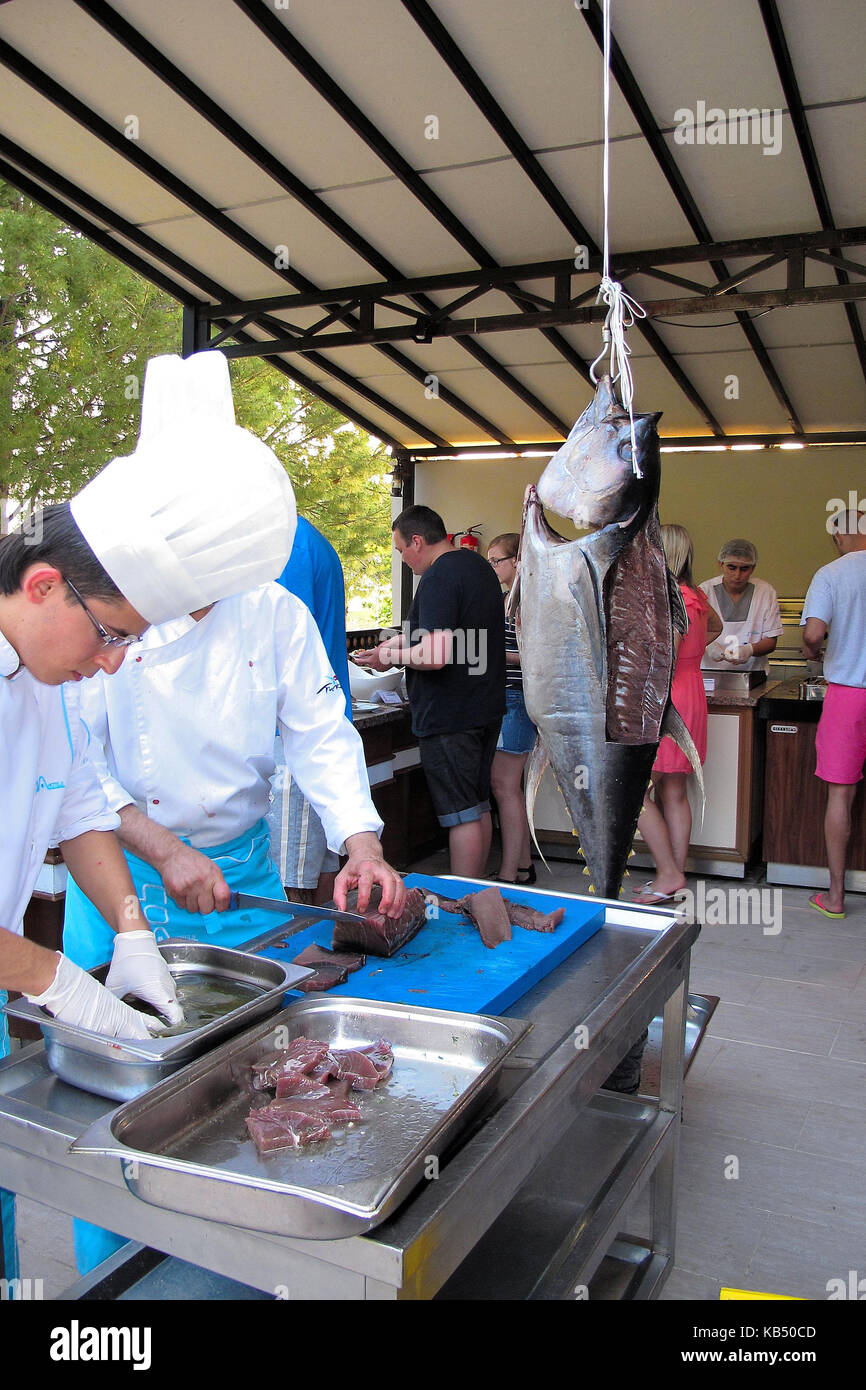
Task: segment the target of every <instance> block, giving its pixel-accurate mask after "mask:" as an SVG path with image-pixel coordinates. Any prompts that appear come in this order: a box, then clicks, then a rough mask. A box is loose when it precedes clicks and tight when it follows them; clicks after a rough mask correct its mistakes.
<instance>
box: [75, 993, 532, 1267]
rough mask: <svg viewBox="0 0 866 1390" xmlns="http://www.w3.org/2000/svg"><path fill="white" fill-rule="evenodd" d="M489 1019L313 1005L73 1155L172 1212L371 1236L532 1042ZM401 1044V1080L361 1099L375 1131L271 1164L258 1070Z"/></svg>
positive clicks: (145, 1102) (92, 1135)
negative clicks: (100, 1158)
mask: <svg viewBox="0 0 866 1390" xmlns="http://www.w3.org/2000/svg"><path fill="white" fill-rule="evenodd" d="M530 1026H531V1025H530V1024H528V1023H524V1022H522V1021H521V1020H519V1019H500V1018H488V1017H485V1016H483V1015H475V1014H457V1013H449V1012H446V1011H441V1010H437V1009H423V1008H414V1007H411V1008H410V1007H407V1006H405V1005H400V1004H386V1003H374V1002H371V1001H368V1000H364V999H346V998H332V999H315V1000H304V1001H301V1002H299V1003H297V1004H294V1005H292V1006H291V1008H289V1009H286V1010H284V1012H283V1013H281V1014H278V1015H276V1016H275V1017H274V1018H272V1019H270V1020H269V1021H268V1022H266V1023H262V1024H260V1025H259V1026H258V1027H257V1028H255V1029H254V1030H252V1031H251V1032H248V1033H245V1034H244V1035H243V1037H240V1038H236V1039H234V1041H232V1042H230V1043H227V1044H225V1045H224V1046H223V1047H221V1048H219V1049H218V1050H217V1051H216V1052H212V1053H210V1054H209V1055H208V1056H207V1057H206V1058H202V1059H200V1060H199V1061H198V1062H194V1063H193V1064H192V1065H191V1066H190V1067H188V1068H187V1069H186V1070H185V1071H184V1072H183V1074H182V1075H180V1076H177V1077H173V1078H171V1079H170V1080H168V1081H166V1082H164V1083H162V1084H161V1085H160V1086H158V1087H156V1088H154V1090H152V1091H151V1092H149V1094H148V1095H146V1096H142V1097H141V1098H140V1099H139V1100H136V1101H132V1102H130V1103H129V1104H127V1105H124V1106H122V1107H121V1108H120V1109H119V1110H116V1111H114V1112H113V1114H111V1115H106V1116H104V1117H103V1119H102V1120H100V1121H98V1122H97V1123H96V1124H95V1125H92V1126H91V1127H90V1129H88V1130H87V1131H86V1132H85V1133H84V1134H83V1135H82V1136H81V1137H80V1139H78V1140H77V1141H76V1142H75V1143H74V1144H73V1145H72V1148H71V1151H72V1152H73V1153H76V1152H83V1153H102V1154H108V1155H111V1156H114V1157H117V1158H120V1159H121V1160H123V1163H122V1168H123V1175H124V1178H125V1180H126V1184H127V1186H128V1187H129V1189H130V1191H131V1192H133V1193H135V1195H136V1196H138V1197H140V1198H142V1199H143V1200H144V1201H146V1202H151V1203H152V1204H153V1205H155V1206H158V1207H164V1208H167V1209H168V1210H170V1211H176V1212H184V1213H186V1214H188V1215H191V1216H201V1217H206V1218H209V1219H212V1220H216V1221H223V1222H228V1223H231V1224H232V1225H236V1226H243V1227H246V1228H249V1229H252V1230H257V1231H267V1232H270V1233H272V1234H276V1235H287V1236H299V1237H305V1238H308V1239H314V1240H325V1239H335V1238H337V1237H342V1236H352V1235H359V1234H361V1233H362V1232H364V1231H367V1230H369V1229H371V1228H372V1227H373V1226H375V1225H377V1224H378V1223H379V1222H381V1221H383V1220H384V1219H385V1217H386V1216H387V1215H388V1213H389V1212H391V1211H392V1210H393V1209H394V1208H395V1207H396V1206H397V1205H398V1203H399V1202H400V1201H402V1200H403V1198H404V1197H405V1196H406V1195H407V1194H408V1193H409V1192H410V1191H411V1189H412V1188H413V1187H414V1186H415V1185H416V1183H417V1182H419V1181H420V1180H422V1179H423V1178H424V1177H425V1176H426V1177H427V1178H429V1179H430V1180H433V1179H434V1178H435V1177H436V1176H437V1172H438V1168H437V1163H438V1158H439V1155H441V1154H442V1152H443V1151H444V1149H445V1148H446V1146H447V1145H448V1144H449V1143H450V1142H452V1141H453V1139H454V1137H455V1136H456V1135H457V1134H458V1133H459V1131H460V1129H461V1128H462V1127H463V1126H464V1125H465V1124H466V1123H467V1121H468V1120H469V1118H470V1117H471V1115H472V1113H473V1112H474V1111H475V1109H476V1108H477V1107H478V1105H479V1104H480V1102H481V1101H482V1100H483V1099H484V1098H485V1096H486V1094H487V1093H488V1090H489V1088H490V1087H491V1086H492V1085H493V1084H494V1082H495V1081H496V1079H497V1076H498V1073H499V1071H500V1069H501V1067H502V1064H503V1062H504V1061H505V1059H506V1057H507V1056H508V1054H509V1053H510V1052H511V1051H513V1049H514V1048H515V1047H516V1046H517V1044H518V1043H519V1042H520V1040H521V1039H522V1038H523V1037H524V1035H525V1034H526V1033H527V1032H528V1030H529V1028H530ZM302 1035H303V1036H306V1037H313V1038H317V1039H319V1040H321V1041H323V1042H327V1043H330V1044H333V1045H335V1046H338V1047H351V1046H353V1045H357V1044H359V1043H364V1042H373V1041H375V1040H376V1039H377V1038H379V1037H384V1038H387V1039H388V1040H389V1041H390V1042H391V1044H392V1047H393V1051H394V1070H393V1072H392V1073H391V1076H390V1077H389V1079H388V1081H387V1082H385V1083H384V1084H383V1085H381V1086H380V1087H378V1088H377V1089H376V1090H375V1091H365V1092H362V1093H360V1094H359V1096H358V1097H357V1099H358V1103H359V1105H360V1108H361V1111H362V1115H363V1119H362V1120H361V1121H360V1122H357V1123H356V1124H354V1125H351V1126H346V1127H344V1128H342V1129H339V1130H337V1132H336V1133H335V1134H334V1136H333V1138H332V1139H331V1140H329V1141H326V1142H325V1143H318V1144H310V1145H309V1146H307V1147H306V1148H303V1149H299V1150H292V1149H283V1150H280V1151H278V1152H276V1153H272V1154H267V1155H264V1156H262V1155H260V1154H259V1153H258V1152H257V1150H256V1147H255V1145H254V1144H253V1142H252V1140H251V1139H250V1138H249V1137H248V1135H247V1132H246V1127H245V1124H244V1120H245V1117H246V1115H247V1114H248V1113H249V1110H250V1106H251V1102H252V1098H253V1093H252V1091H251V1089H250V1067H251V1064H252V1063H253V1062H254V1061H256V1060H257V1059H259V1058H260V1057H263V1056H265V1055H267V1053H269V1052H271V1051H273V1050H274V1048H275V1047H285V1046H286V1045H287V1044H288V1042H290V1041H291V1040H292V1039H293V1038H296V1037H300V1036H302Z"/></svg>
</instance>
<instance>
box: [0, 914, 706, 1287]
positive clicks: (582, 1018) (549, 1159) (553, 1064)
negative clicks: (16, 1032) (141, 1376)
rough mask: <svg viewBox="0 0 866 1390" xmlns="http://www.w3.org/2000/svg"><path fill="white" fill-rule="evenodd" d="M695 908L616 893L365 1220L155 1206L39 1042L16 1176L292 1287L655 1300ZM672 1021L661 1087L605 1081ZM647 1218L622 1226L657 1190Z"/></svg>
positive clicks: (13, 1141)
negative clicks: (518, 1029) (515, 1033)
mask: <svg viewBox="0 0 866 1390" xmlns="http://www.w3.org/2000/svg"><path fill="white" fill-rule="evenodd" d="M697 933H698V928H697V927H696V926H694V925H692V924H689V923H686V922H684V921H682V920H678V919H677V918H676V917H674V916H672V915H670V914H666V913H664V912H663V911H659V910H649V909H640V908H629V907H622V906H620V905H618V904H614V903H610V904H608V905H607V911H606V921H605V925H604V926H603V927H602V929H601V930H600V931H599V932H598V933H597V934H596V935H595V936H594V937H592V938H591V939H590V940H589V941H588V942H587V943H586V944H585V945H584V946H582V947H581V948H580V949H579V950H578V951H577V952H575V954H574V955H573V956H571V957H570V958H569V959H568V960H567V961H565V962H564V963H563V964H562V965H560V966H559V967H557V969H556V970H555V971H554V972H553V973H552V974H551V975H550V976H548V977H547V979H545V980H543V981H542V982H541V983H540V984H538V985H536V986H535V987H534V988H533V989H532V990H531V991H530V992H529V993H528V994H526V995H524V996H523V998H522V999H520V1000H519V1001H518V1002H517V1004H515V1006H514V1008H513V1009H512V1010H509V1011H508V1012H509V1013H512V1014H513V1015H514V1016H515V1017H518V1018H526V1019H531V1020H532V1022H533V1024H534V1027H533V1029H532V1032H531V1033H530V1034H529V1035H528V1037H527V1039H526V1041H525V1042H524V1043H523V1045H522V1047H521V1050H520V1052H519V1053H518V1054H517V1055H515V1056H514V1057H513V1058H512V1059H511V1061H510V1064H509V1065H507V1067H506V1069H505V1072H504V1074H503V1079H502V1082H501V1083H500V1086H499V1088H498V1090H497V1091H496V1092H495V1094H494V1095H493V1096H492V1097H491V1099H490V1101H489V1102H488V1104H487V1107H486V1109H485V1110H484V1112H482V1114H481V1115H480V1116H479V1117H478V1118H477V1120H476V1122H475V1124H474V1126H473V1128H472V1129H471V1130H470V1131H469V1133H468V1135H467V1136H464V1137H463V1138H462V1139H461V1141H460V1145H459V1147H458V1148H457V1150H456V1152H454V1153H453V1154H452V1155H446V1157H445V1159H444V1160H443V1162H442V1164H441V1166H440V1170H439V1176H438V1177H437V1178H435V1179H431V1180H429V1181H428V1182H425V1183H424V1184H423V1185H422V1186H421V1187H419V1188H417V1189H416V1191H415V1192H414V1194H413V1195H412V1197H410V1198H409V1199H408V1200H407V1201H406V1202H405V1204H404V1205H403V1206H402V1207H401V1208H400V1210H399V1211H398V1212H397V1213H396V1214H395V1215H394V1216H393V1217H392V1218H391V1219H390V1220H389V1221H387V1222H386V1223H385V1224H384V1225H382V1226H379V1227H378V1228H377V1229H376V1230H375V1231H373V1232H371V1233H370V1234H369V1235H367V1236H356V1237H354V1238H352V1239H349V1240H338V1241H309V1240H306V1241H305V1240H295V1239H289V1238H286V1237H278V1236H273V1237H272V1236H267V1235H262V1234H259V1233H256V1232H253V1231H247V1230H242V1229H240V1228H239V1227H235V1226H228V1225H224V1224H222V1223H220V1222H218V1221H205V1220H201V1219H199V1218H196V1217H188V1216H182V1215H179V1214H175V1213H172V1212H168V1211H163V1210H160V1209H158V1208H156V1207H151V1206H148V1205H146V1204H145V1203H144V1202H142V1201H140V1200H139V1199H138V1198H136V1197H134V1196H132V1194H131V1193H130V1192H129V1191H128V1190H127V1188H126V1185H125V1183H124V1179H123V1174H122V1171H121V1163H120V1162H119V1161H118V1160H117V1159H110V1158H104V1157H99V1156H92V1155H73V1154H70V1153H69V1152H68V1146H69V1144H70V1143H71V1142H72V1141H73V1140H74V1139H76V1138H77V1137H78V1136H79V1135H80V1134H81V1133H82V1132H83V1131H84V1130H85V1129H86V1128H87V1127H88V1125H90V1124H91V1123H92V1122H93V1121H94V1120H95V1119H97V1118H98V1117H99V1116H100V1115H103V1114H105V1113H106V1111H108V1110H110V1109H111V1108H112V1103H111V1102H108V1101H105V1100H102V1099H100V1098H99V1097H97V1096H92V1095H89V1094H88V1093H87V1092H85V1091H79V1090H77V1089H75V1088H74V1087H71V1086H68V1085H66V1084H65V1083H63V1082H61V1081H59V1080H58V1079H57V1078H56V1077H55V1076H53V1075H52V1073H51V1072H50V1071H49V1069H48V1067H47V1064H46V1061H45V1050H44V1046H43V1044H41V1043H35V1044H33V1045H32V1046H31V1047H28V1048H27V1049H25V1050H23V1051H21V1052H18V1053H17V1054H15V1055H13V1056H12V1057H10V1058H9V1059H8V1060H7V1061H6V1062H4V1063H3V1064H2V1065H0V1183H2V1185H3V1186H5V1187H7V1188H11V1189H12V1190H13V1191H15V1192H19V1193H22V1194H24V1195H26V1196H28V1197H31V1198H33V1199H34V1200H36V1201H39V1202H43V1203H45V1204H47V1205H48V1206H52V1207H56V1208H58V1209H59V1210H61V1211H64V1212H68V1213H70V1214H71V1215H73V1216H79V1217H83V1218H85V1219H86V1220H88V1221H94V1222H97V1223H98V1224H100V1225H102V1226H105V1227H108V1228H109V1229H111V1230H114V1231H117V1232H119V1233H120V1234H122V1235H125V1236H127V1237H129V1238H130V1239H131V1240H134V1241H138V1242H141V1243H143V1244H145V1245H148V1246H151V1247H153V1248H155V1249H157V1250H161V1251H165V1252H166V1253H168V1254H170V1255H176V1256H178V1257H180V1258H181V1259H183V1260H186V1261H189V1262H191V1263H192V1264H195V1265H198V1266H201V1267H203V1268H204V1269H207V1270H212V1271H214V1272H216V1273H218V1274H222V1275H225V1276H227V1277H229V1278H231V1279H235V1280H238V1281H240V1282H241V1283H243V1284H246V1285H249V1286H251V1287H252V1288H256V1289H260V1290H263V1291H266V1292H269V1293H271V1294H272V1295H274V1296H276V1297H279V1298H290V1299H362V1298H369V1299H396V1298H407V1299H429V1298H433V1297H435V1296H436V1295H441V1296H442V1297H445V1298H449V1297H453V1298H473V1297H474V1298H496V1297H501V1298H511V1297H514V1298H553V1299H561V1298H584V1297H587V1296H589V1297H590V1298H599V1297H619V1296H627V1297H631V1298H651V1297H653V1296H655V1295H656V1294H657V1293H658V1291H659V1289H660V1287H661V1284H662V1282H663V1280H664V1278H665V1276H666V1274H667V1273H668V1272H669V1270H670V1268H671V1266H672V1265H673V1258H674V1234H675V1216H676V1165H677V1149H678V1138H679V1121H680V1109H681V1098H682V1077H683V1041H684V1033H685V1016H686V997H687V993H688V967H689V953H690V949H691V946H692V943H693V942H694V940H695V938H696V936H697ZM659 1014H661V1015H662V1017H663V1031H662V1051H661V1072H660V1084H659V1095H658V1097H657V1098H652V1097H643V1096H641V1097H635V1098H631V1097H622V1096H614V1095H612V1094H611V1093H608V1092H603V1091H602V1092H600V1091H599V1088H600V1087H601V1085H602V1083H603V1081H604V1080H605V1079H606V1077H607V1076H608V1075H609V1074H610V1072H611V1071H612V1070H613V1068H614V1066H615V1065H616V1063H617V1062H618V1061H619V1060H620V1058H621V1057H622V1056H623V1055H624V1053H625V1052H626V1051H627V1050H628V1048H629V1047H630V1046H631V1045H632V1044H633V1043H634V1042H635V1041H636V1039H637V1038H638V1037H639V1036H640V1034H641V1033H642V1031H643V1030H644V1029H645V1028H646V1027H647V1025H648V1023H649V1021H650V1020H651V1019H652V1018H654V1017H656V1016H657V1015H659ZM645 1188H646V1189H648V1192H649V1197H650V1207H649V1218H648V1219H649V1229H648V1231H647V1232H645V1233H644V1235H643V1236H642V1237H641V1238H635V1237H629V1236H627V1235H625V1234H624V1233H623V1232H622V1231H621V1220H622V1213H623V1209H624V1208H625V1206H626V1205H627V1204H629V1205H630V1204H631V1203H632V1200H633V1199H634V1198H635V1197H636V1195H637V1194H638V1193H640V1192H641V1191H642V1190H643V1189H645Z"/></svg>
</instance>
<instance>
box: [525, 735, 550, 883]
mask: <svg viewBox="0 0 866 1390" xmlns="http://www.w3.org/2000/svg"><path fill="white" fill-rule="evenodd" d="M548 762H549V759H548V757H547V749H546V748H545V746H544V744H543V743H542V741H541V739H540V738H536V740H535V746H534V747H533V749H532V752H531V753H530V755H529V758H528V759H527V762H526V773H525V775H524V787H525V796H526V819H527V820H528V821H529V829H530V832H531V834H532V838H533V840H534V841H535V848H536V849H537V850H538V853H539V854H540V855H541V862H542V864H543V865H544V867H545V869H547V872H548V873H550V872H551V870H550V865H549V864H548V862H547V860H546V859H545V857H544V855H543V854H542V853H541V845H540V844H539V843H538V836H537V835H536V833H535V821H534V818H533V817H534V814H535V798H536V796H537V795H538V788H539V786H540V785H541V779H542V777H543V776H544V772H545V769H546V768H547V766H548Z"/></svg>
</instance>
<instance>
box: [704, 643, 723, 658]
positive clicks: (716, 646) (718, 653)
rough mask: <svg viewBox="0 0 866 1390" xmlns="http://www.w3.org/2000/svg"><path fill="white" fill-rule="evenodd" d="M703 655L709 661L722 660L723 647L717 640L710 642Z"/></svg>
mask: <svg viewBox="0 0 866 1390" xmlns="http://www.w3.org/2000/svg"><path fill="white" fill-rule="evenodd" d="M705 655H706V656H707V657H708V658H709V659H710V661H723V660H724V657H725V648H724V646H723V644H722V643H721V642H719V641H716V642H711V643H710V645H709V646H708V647H707V649H706V652H705Z"/></svg>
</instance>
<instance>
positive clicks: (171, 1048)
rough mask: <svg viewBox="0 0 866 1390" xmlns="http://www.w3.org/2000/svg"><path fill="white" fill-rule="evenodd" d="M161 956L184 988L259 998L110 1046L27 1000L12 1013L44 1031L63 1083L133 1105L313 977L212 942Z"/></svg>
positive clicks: (101, 973) (97, 973) (103, 968)
mask: <svg viewBox="0 0 866 1390" xmlns="http://www.w3.org/2000/svg"><path fill="white" fill-rule="evenodd" d="M159 950H160V954H161V956H162V957H163V959H164V960H165V962H166V964H167V965H168V968H169V970H170V971H171V973H172V975H173V977H174V979H175V980H177V981H179V980H181V979H182V977H183V975H184V974H192V973H194V974H205V975H214V976H216V977H218V978H219V979H221V980H225V981H230V980H231V981H235V982H237V983H241V984H247V985H250V986H251V987H253V988H255V989H257V990H258V991H259V992H258V994H257V996H256V997H255V998H252V999H250V1000H249V1001H248V1002H247V1003H246V1004H241V1005H240V1006H239V1007H238V1008H236V1009H232V1010H231V1012H230V1013H226V1014H223V1016H222V1018H217V1019H214V1020H213V1021H212V1022H210V1023H206V1024H204V1025H203V1026H202V1027H200V1028H195V1029H193V1030H192V1031H191V1032H189V1033H181V1034H179V1035H178V1036H176V1037H169V1038H148V1039H142V1040H139V1039H137V1038H106V1037H104V1036H103V1035H102V1034H101V1033H92V1032H90V1031H89V1030H88V1029H86V1028H74V1027H72V1026H71V1025H70V1024H68V1023H60V1022H59V1021H58V1020H57V1019H56V1018H52V1017H51V1015H50V1014H49V1013H46V1011H45V1010H44V1009H41V1008H40V1007H39V1005H38V1004H31V1003H30V1002H29V1001H28V1000H27V999H16V1000H14V1001H13V1002H12V1003H10V1004H7V1005H6V1013H8V1014H12V1015H14V1016H15V1017H16V1018H26V1019H27V1020H28V1021H29V1022H31V1023H36V1024H38V1025H39V1027H40V1028H41V1029H42V1035H43V1037H44V1039H45V1051H46V1056H47V1059H48V1065H49V1066H50V1068H51V1070H52V1071H53V1072H54V1073H55V1074H56V1075H57V1076H59V1077H60V1078H61V1080H63V1081H67V1082H69V1084H70V1085H71V1086H79V1087H81V1088H82V1090H85V1091H93V1092H94V1093H95V1094H96V1095H98V1096H107V1097H108V1099H109V1100H132V1099H133V1098H134V1097H135V1096H140V1095H141V1094H142V1093H143V1092H144V1091H147V1090H149V1089H150V1088H151V1087H152V1086H155V1085H156V1084H157V1082H159V1081H164V1080H165V1078H166V1077H168V1076H171V1074H172V1073H173V1072H176V1071H177V1070H178V1068H179V1067H184V1066H186V1064H187V1063H188V1062H191V1061H193V1059H194V1058H196V1057H200V1056H201V1054H202V1053H203V1052H205V1051H207V1050H208V1049H209V1048H211V1047H214V1046H215V1045H216V1044H217V1043H221V1042H224V1041H225V1039H226V1038H228V1037H231V1035H232V1034H233V1033H237V1032H238V1031H239V1030H240V1029H242V1028H247V1027H249V1025H250V1024H251V1023H255V1022H256V1021H257V1020H258V1019H260V1018H262V1017H263V1016H265V1015H267V1014H271V1013H273V1012H274V1011H275V1010H276V1009H278V1008H279V1007H280V1004H281V1002H282V998H283V995H284V994H285V993H286V991H287V990H289V989H291V988H292V986H293V985H294V984H296V983H297V982H298V980H302V979H303V978H304V977H305V976H306V975H309V973H310V971H309V970H305V969H303V968H302V967H301V966H297V965H283V964H282V962H280V961H274V960H268V959H266V958H259V957H257V956H250V955H247V954H245V953H244V952H243V951H233V950H229V949H228V948H227V947H225V946H209V945H208V944H207V943H205V942H197V941H166V942H163V943H162V944H161V945H160V948H159ZM90 974H91V975H93V976H94V977H95V978H96V979H97V980H99V981H100V983H102V982H103V981H104V980H105V976H106V975H107V974H108V965H100V966H98V967H97V968H96V969H95V970H91V971H90Z"/></svg>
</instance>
